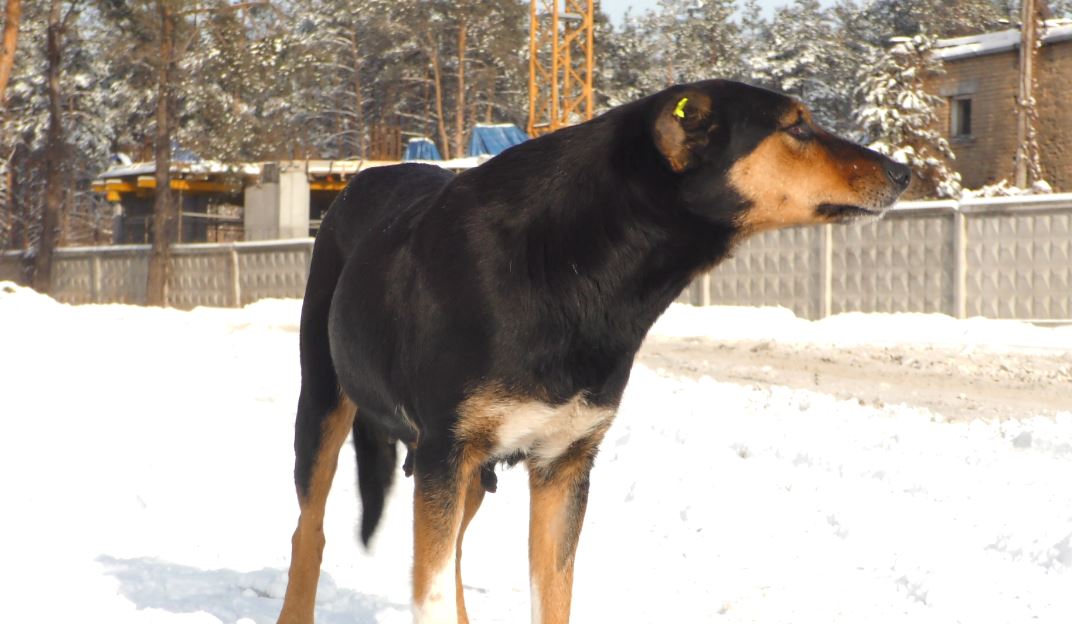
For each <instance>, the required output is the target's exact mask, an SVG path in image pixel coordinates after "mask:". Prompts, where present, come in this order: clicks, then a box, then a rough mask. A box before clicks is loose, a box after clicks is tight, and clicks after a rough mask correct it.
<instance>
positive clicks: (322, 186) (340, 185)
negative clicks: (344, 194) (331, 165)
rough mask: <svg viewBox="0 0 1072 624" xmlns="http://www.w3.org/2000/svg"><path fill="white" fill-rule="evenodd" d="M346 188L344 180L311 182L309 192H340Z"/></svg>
mask: <svg viewBox="0 0 1072 624" xmlns="http://www.w3.org/2000/svg"><path fill="white" fill-rule="evenodd" d="M344 188H346V181H345V180H311V181H310V182H309V190H310V191H341V190H343V189H344Z"/></svg>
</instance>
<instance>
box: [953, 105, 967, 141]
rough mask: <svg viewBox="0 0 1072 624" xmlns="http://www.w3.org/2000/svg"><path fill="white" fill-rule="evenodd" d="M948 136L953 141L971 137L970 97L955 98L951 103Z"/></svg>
mask: <svg viewBox="0 0 1072 624" xmlns="http://www.w3.org/2000/svg"><path fill="white" fill-rule="evenodd" d="M952 104H953V106H952V114H951V115H950V125H951V126H952V128H951V130H952V131H951V132H950V134H951V135H952V137H953V138H954V139H960V138H970V137H971V135H972V101H971V98H970V97H956V98H953V102H952Z"/></svg>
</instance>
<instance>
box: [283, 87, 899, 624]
mask: <svg viewBox="0 0 1072 624" xmlns="http://www.w3.org/2000/svg"><path fill="white" fill-rule="evenodd" d="M910 179H911V171H910V170H909V169H908V168H907V167H906V166H904V165H901V164H898V163H896V162H894V161H892V160H890V159H888V158H886V157H885V156H882V155H880V154H878V153H876V152H874V151H871V150H869V149H866V148H864V147H861V146H859V145H855V144H853V143H851V142H849V141H846V140H844V139H841V138H838V137H836V136H834V135H832V134H830V133H828V132H826V131H825V130H823V129H821V128H820V127H818V126H817V125H816V123H815V122H814V121H813V120H812V117H811V114H810V113H809V111H808V109H807V108H806V107H805V106H804V105H803V104H802V103H801V102H800V101H799V100H797V99H795V98H791V97H788V96H786V95H782V94H779V93H775V92H772V91H768V90H765V89H760V88H757V87H753V86H749V85H745V84H741V83H737V82H730V81H723V80H711V81H703V82H696V83H692V84H684V85H678V86H674V87H671V88H668V89H666V90H664V91H662V92H659V93H656V94H654V95H652V96H649V97H646V98H643V99H640V100H637V101H635V102H632V103H629V104H625V105H622V106H619V107H617V108H614V109H612V110H610V111H609V112H607V113H605V114H603V115H601V116H599V117H597V118H595V119H593V120H591V121H588V122H585V123H582V124H579V125H575V126H572V127H568V128H564V129H562V130H559V131H557V132H554V133H551V134H548V135H545V136H541V137H539V138H536V139H533V140H530V141H527V142H525V143H522V144H520V145H517V146H515V147H512V148H510V149H508V150H506V151H504V152H503V153H502V154H500V155H499V156H496V157H495V158H493V159H491V160H489V161H488V162H486V163H484V164H483V165H481V166H479V167H476V168H475V169H471V170H468V171H465V172H463V173H460V174H458V175H453V174H451V173H448V172H446V171H444V170H443V169H440V168H438V167H435V166H430V165H420V164H401V165H394V166H389V167H382V168H375V169H369V170H366V171H363V172H361V173H360V174H358V175H356V176H354V177H353V179H351V180H350V182H349V183H348V184H347V186H346V188H345V189H344V190H343V191H342V192H341V193H340V194H339V196H338V197H337V198H336V200H335V202H334V203H333V204H332V206H331V208H330V209H329V211H328V213H327V214H326V215H325V217H324V220H323V222H322V225H321V228H320V231H319V233H318V234H317V236H316V241H315V243H314V247H313V256H312V262H311V266H310V270H309V280H308V283H307V287H306V292H305V299H304V302H303V305H302V313H301V326H300V327H301V329H300V351H301V353H300V359H301V394H300V398H299V400H298V410H297V422H296V426H295V438H294V448H295V454H296V459H295V470H294V474H295V483H296V486H297V493H298V502H299V507H300V516H299V519H298V526H297V528H296V530H295V532H294V536H293V540H292V559H291V564H290V571H289V577H288V585H287V590H286V595H285V599H284V604H283V609H282V612H281V614H280V617H279V622H281V623H284V624H294V623H302V624H307V623H311V622H312V621H313V607H314V599H315V592H316V584H317V579H318V577H319V573H320V562H321V557H322V553H323V549H324V535H323V520H324V506H325V502H326V500H327V496H328V490H329V488H330V486H331V482H332V477H333V475H334V473H335V468H336V463H337V460H338V454H339V451H340V449H341V447H342V446H343V444H344V443H345V440H346V438H347V437H348V435H349V434H350V432H351V431H352V432H353V443H354V447H355V450H356V453H357V467H358V486H359V491H360V496H361V500H362V513H363V517H362V521H361V538H362V540H363V541H364V542H365V543H366V545H367V543H368V540H369V538H370V537H371V536H372V534H373V531H374V530H375V528H376V525H377V523H378V522H379V520H380V516H381V514H382V512H383V507H384V501H385V497H386V493H387V491H388V488H389V487H390V485H391V483H392V477H393V475H394V473H395V470H396V466H397V461H398V458H397V446H398V445H397V442H399V441H400V442H402V443H403V445H404V446H405V448H406V449H407V451H408V452H407V458H406V460H405V470H406V473H407V474H412V476H413V477H414V479H415V482H414V501H413V514H414V527H413V543H414V548H413V579H412V580H413V594H412V596H413V615H414V620H415V621H416V622H419V623H426V622H437V623H439V622H451V623H454V622H462V623H465V622H468V617H467V615H466V611H465V605H464V600H463V595H462V581H461V553H462V537H463V535H464V533H465V529H466V527H467V526H468V524H469V522H470V520H471V519H472V518H473V516H474V515H475V514H476V512H477V510H478V509H479V507H480V504H481V501H482V500H483V497H484V493H485V491H494V489H495V472H494V468H495V466H496V464H497V463H499V462H506V463H510V464H513V463H517V462H522V461H523V462H524V463H525V465H526V466H527V468H528V475H529V488H530V502H531V509H530V518H529V568H530V574H531V591H532V594H531V600H532V621H533V622H536V623H540V624H558V623H563V622H567V621H568V620H569V611H570V600H571V596H572V581H573V565H574V554H575V551H576V548H577V542H578V538H579V535H580V531H581V524H582V522H583V520H584V514H585V508H586V504H587V500H588V488H589V473H590V471H591V469H592V464H593V460H594V459H595V456H596V451H597V450H598V448H599V444H600V441H601V440H602V439H603V436H604V434H605V433H606V431H607V429H608V427H610V424H611V422H612V420H613V418H614V415H615V411H616V410H617V408H618V404H619V402H620V401H621V398H622V392H623V391H624V389H625V386H626V383H627V382H628V380H629V373H630V370H631V368H632V366H633V359H634V357H635V356H636V353H637V350H638V349H639V348H640V345H641V342H642V341H643V340H644V336H645V334H646V333H647V331H648V329H649V328H650V327H651V326H652V324H653V323H654V322H655V320H656V319H657V318H658V317H659V315H660V314H661V313H662V312H663V311H664V310H665V309H666V308H667V307H668V306H669V305H670V303H671V302H672V301H673V300H674V299H675V298H676V297H677V296H678V294H679V293H680V292H681V291H682V290H683V289H684V288H685V286H686V285H688V284H689V282H690V281H691V280H692V279H693V278H695V277H696V276H698V275H700V274H702V273H704V272H705V271H708V270H710V269H711V268H712V267H714V266H715V265H716V264H718V262H719V261H720V260H721V259H723V258H725V257H726V256H727V254H729V253H730V252H731V250H732V249H733V248H734V246H735V245H737V244H738V243H739V242H740V241H742V240H743V239H745V238H746V237H748V236H750V235H753V234H756V233H758V232H763V231H766V230H770V229H774V228H782V227H792V226H802V225H809V224H820V223H843V222H847V221H852V220H854V219H857V218H860V217H876V216H879V215H881V214H882V213H883V211H885V210H886V209H887V208H888V207H889V206H890V205H892V204H893V202H894V201H895V200H896V199H897V197H898V196H899V195H900V194H901V192H902V191H904V189H905V188H906V187H907V186H908V183H909V181H910ZM355 414H356V417H355Z"/></svg>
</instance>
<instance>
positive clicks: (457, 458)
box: [413, 443, 484, 624]
mask: <svg viewBox="0 0 1072 624" xmlns="http://www.w3.org/2000/svg"><path fill="white" fill-rule="evenodd" d="M414 478H415V482H414V492H413V621H414V622H415V623H416V624H454V623H460V624H468V621H469V620H468V617H467V615H466V612H465V602H464V599H463V595H462V587H461V565H460V564H461V534H462V531H464V530H465V525H467V524H468V522H469V520H471V519H472V517H473V515H475V514H476V510H477V508H478V507H479V506H480V501H481V499H483V494H484V492H483V489H482V488H481V486H480V459H479V458H478V457H476V456H475V454H474V453H472V452H469V451H468V450H466V449H465V448H462V449H460V450H455V451H453V452H452V451H451V450H449V446H448V445H446V444H444V445H441V446H437V445H435V444H432V443H425V444H423V445H422V446H420V447H418V448H417V451H416V455H415V462H414ZM470 499H471V500H470Z"/></svg>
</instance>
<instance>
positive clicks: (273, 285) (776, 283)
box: [0, 194, 1072, 322]
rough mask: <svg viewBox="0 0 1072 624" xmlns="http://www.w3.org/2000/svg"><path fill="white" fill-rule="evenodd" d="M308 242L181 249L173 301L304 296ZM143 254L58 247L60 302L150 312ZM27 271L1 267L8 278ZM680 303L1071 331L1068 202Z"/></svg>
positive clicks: (927, 209) (924, 209)
mask: <svg viewBox="0 0 1072 624" xmlns="http://www.w3.org/2000/svg"><path fill="white" fill-rule="evenodd" d="M312 246H313V245H312V239H297V240H284V241H264V242H251V243H234V244H223V245H216V244H205V245H176V246H175V247H174V248H173V254H172V272H171V278H170V280H169V282H168V302H169V303H170V305H172V306H175V307H179V308H192V307H194V306H199V305H205V306H234V305H245V304H247V303H250V302H252V301H256V300H258V299H263V298H267V297H301V296H302V294H303V292H304V287H305V276H306V273H307V271H308V267H309V259H310V256H311V254H312ZM148 257H149V247H148V246H147V245H131V246H116V247H78V248H65V249H60V250H57V252H56V257H55V263H54V267H53V284H54V286H53V296H54V297H56V298H57V299H58V300H60V301H64V302H67V303H108V302H120V303H134V304H138V303H143V302H144V301H145V281H146V273H147V270H148ZM20 262H21V260H20V259H19V257H18V256H17V255H13V254H5V255H2V256H0V280H2V279H17V278H18V277H19V273H20V268H19V267H20ZM679 300H680V301H683V302H687V303H692V304H694V305H708V304H722V305H752V306H755V305H772V306H773V305H777V306H784V307H787V308H790V309H792V310H793V311H794V312H795V313H796V314H797V315H799V316H802V317H806V318H821V317H823V316H827V315H830V314H837V313H840V312H849V311H861V312H941V313H945V314H949V315H951V316H956V317H961V318H963V317H968V316H986V317H991V318H1015V319H1024V320H1033V321H1064V322H1072V194H1063V195H1044V196H1032V197H1019V198H994V199H978V200H972V201H970V202H969V201H962V202H955V201H940V202H909V203H902V204H900V205H898V207H897V208H895V209H894V210H892V211H891V212H890V213H889V215H887V216H886V217H885V218H884V219H882V220H881V221H877V222H874V223H867V224H856V225H845V226H840V225H839V226H819V227H810V228H793V229H787V230H779V231H775V232H768V233H766V234H762V235H759V236H756V237H753V238H752V239H749V240H748V241H746V242H745V243H743V244H742V245H741V246H740V247H739V248H738V249H737V250H736V252H735V253H734V255H733V257H732V258H730V259H728V260H726V261H725V262H723V263H722V264H721V265H720V266H719V267H718V268H717V269H716V270H715V271H713V272H712V273H711V274H709V275H706V276H704V277H702V278H700V279H698V280H697V281H696V282H695V283H693V284H692V285H691V286H690V287H689V288H688V289H686V291H685V292H684V293H682V296H681V298H680V299H679Z"/></svg>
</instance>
